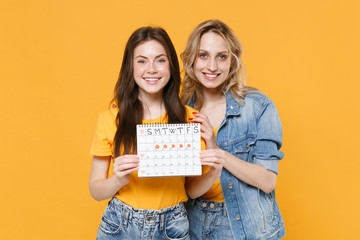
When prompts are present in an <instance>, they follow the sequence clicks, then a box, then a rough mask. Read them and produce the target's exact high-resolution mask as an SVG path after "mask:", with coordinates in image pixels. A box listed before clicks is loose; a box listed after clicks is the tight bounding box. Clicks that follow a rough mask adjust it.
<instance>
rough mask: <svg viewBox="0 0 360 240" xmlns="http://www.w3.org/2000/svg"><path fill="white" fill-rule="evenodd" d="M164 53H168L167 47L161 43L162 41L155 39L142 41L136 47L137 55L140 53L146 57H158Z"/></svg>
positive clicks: (135, 52) (135, 53)
mask: <svg viewBox="0 0 360 240" xmlns="http://www.w3.org/2000/svg"><path fill="white" fill-rule="evenodd" d="M162 54H165V55H166V51H165V48H164V46H163V45H161V43H159V42H158V41H155V40H149V41H145V42H142V43H140V44H139V45H137V46H136V47H135V49H134V56H135V57H137V56H139V55H141V56H144V57H156V56H159V55H162Z"/></svg>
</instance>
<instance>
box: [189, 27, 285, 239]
mask: <svg viewBox="0 0 360 240" xmlns="http://www.w3.org/2000/svg"><path fill="white" fill-rule="evenodd" d="M241 53H242V48H241V45H240V42H239V40H238V39H237V37H236V36H235V34H234V33H233V32H232V31H231V29H230V28H229V27H228V26H227V25H226V24H225V23H223V22H221V21H219V20H210V21H206V22H203V23H201V24H200V25H198V26H197V27H196V28H195V29H194V30H193V32H192V33H191V35H190V37H189V40H188V43H187V46H186V49H185V51H184V53H183V54H182V58H183V63H184V69H185V78H184V81H183V88H182V89H183V91H182V100H183V102H184V103H186V104H189V105H190V106H193V107H195V108H196V109H199V110H200V113H199V114H196V117H195V118H194V119H193V120H192V121H195V122H200V123H201V130H202V131H203V134H202V136H203V138H204V139H205V141H206V145H207V147H208V149H207V150H203V151H202V152H201V153H200V160H201V162H202V163H203V164H207V165H210V164H208V163H209V161H211V162H212V163H213V164H217V165H218V167H219V166H221V167H223V169H222V173H221V176H220V177H219V178H218V179H217V181H216V182H215V184H214V185H213V186H212V187H211V188H210V190H208V188H207V187H204V188H202V189H201V188H200V187H198V188H197V195H201V197H200V198H196V196H194V197H193V196H191V195H190V194H189V196H190V197H191V198H193V199H194V200H190V201H189V202H188V204H187V209H188V217H189V222H190V237H191V239H192V240H198V239H248V240H265V239H271V240H275V239H280V238H282V237H284V236H285V229H284V222H283V220H282V217H281V214H280V210H279V207H278V205H277V203H276V200H275V190H274V189H275V184H276V176H277V173H278V163H279V160H280V159H282V158H283V156H284V154H283V153H282V152H281V151H280V150H279V149H280V147H281V145H282V127H281V122H280V119H279V115H278V112H277V110H276V108H275V105H274V103H273V102H272V101H271V100H270V99H269V98H268V97H266V96H265V95H264V94H263V93H261V92H260V91H257V90H255V89H254V88H249V87H246V86H245V85H244V75H243V73H244V67H243V64H242V62H241ZM210 166H212V165H210Z"/></svg>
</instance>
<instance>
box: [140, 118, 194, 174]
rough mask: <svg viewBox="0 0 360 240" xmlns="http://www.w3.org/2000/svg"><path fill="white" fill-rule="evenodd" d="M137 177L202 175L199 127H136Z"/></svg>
mask: <svg viewBox="0 0 360 240" xmlns="http://www.w3.org/2000/svg"><path fill="white" fill-rule="evenodd" d="M136 132H137V151H138V156H139V157H140V166H139V170H138V177H165V176H195V175H201V164H200V159H199V153H200V150H201V137H200V124H199V123H181V124H142V125H137V128H136Z"/></svg>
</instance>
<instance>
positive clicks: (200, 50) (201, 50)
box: [199, 49, 229, 54]
mask: <svg viewBox="0 0 360 240" xmlns="http://www.w3.org/2000/svg"><path fill="white" fill-rule="evenodd" d="M199 52H206V53H207V52H209V51H206V50H204V49H199ZM223 53H227V54H229V51H228V50H226V51H222V52H218V53H216V54H223Z"/></svg>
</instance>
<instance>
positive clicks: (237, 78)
mask: <svg viewBox="0 0 360 240" xmlns="http://www.w3.org/2000/svg"><path fill="white" fill-rule="evenodd" d="M208 32H214V33H216V34H219V35H220V36H221V37H222V38H223V39H224V40H225V42H226V44H227V46H228V49H229V52H230V54H231V64H230V71H229V75H228V78H227V80H226V81H225V82H224V84H223V85H222V86H221V88H222V92H223V93H224V94H225V93H226V92H228V91H229V92H230V93H231V94H232V96H233V97H234V98H235V100H236V101H237V102H239V103H241V101H242V100H243V99H244V97H245V95H246V91H248V90H254V88H251V87H245V68H244V65H243V63H242V61H241V54H242V52H243V48H242V46H241V44H240V41H239V40H238V38H237V37H236V35H235V34H234V33H233V31H232V30H231V29H230V28H229V26H227V25H226V24H225V23H223V22H222V21H220V20H209V21H205V22H203V23H201V24H199V25H198V26H197V27H196V28H195V29H194V30H193V31H192V33H191V34H190V36H189V39H188V42H187V45H186V48H185V50H184V52H183V53H182V54H181V58H182V61H183V64H184V70H185V77H184V80H183V86H182V92H181V100H182V101H183V102H184V103H185V104H186V103H188V102H189V101H190V100H191V99H192V98H193V97H194V99H195V102H194V107H195V108H196V109H201V107H202V105H203V102H204V97H203V91H202V84H201V83H200V82H199V81H198V80H197V79H196V77H195V73H194V63H195V61H196V58H197V57H198V54H199V48H200V40H201V37H202V36H203V35H204V34H205V33H208Z"/></svg>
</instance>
